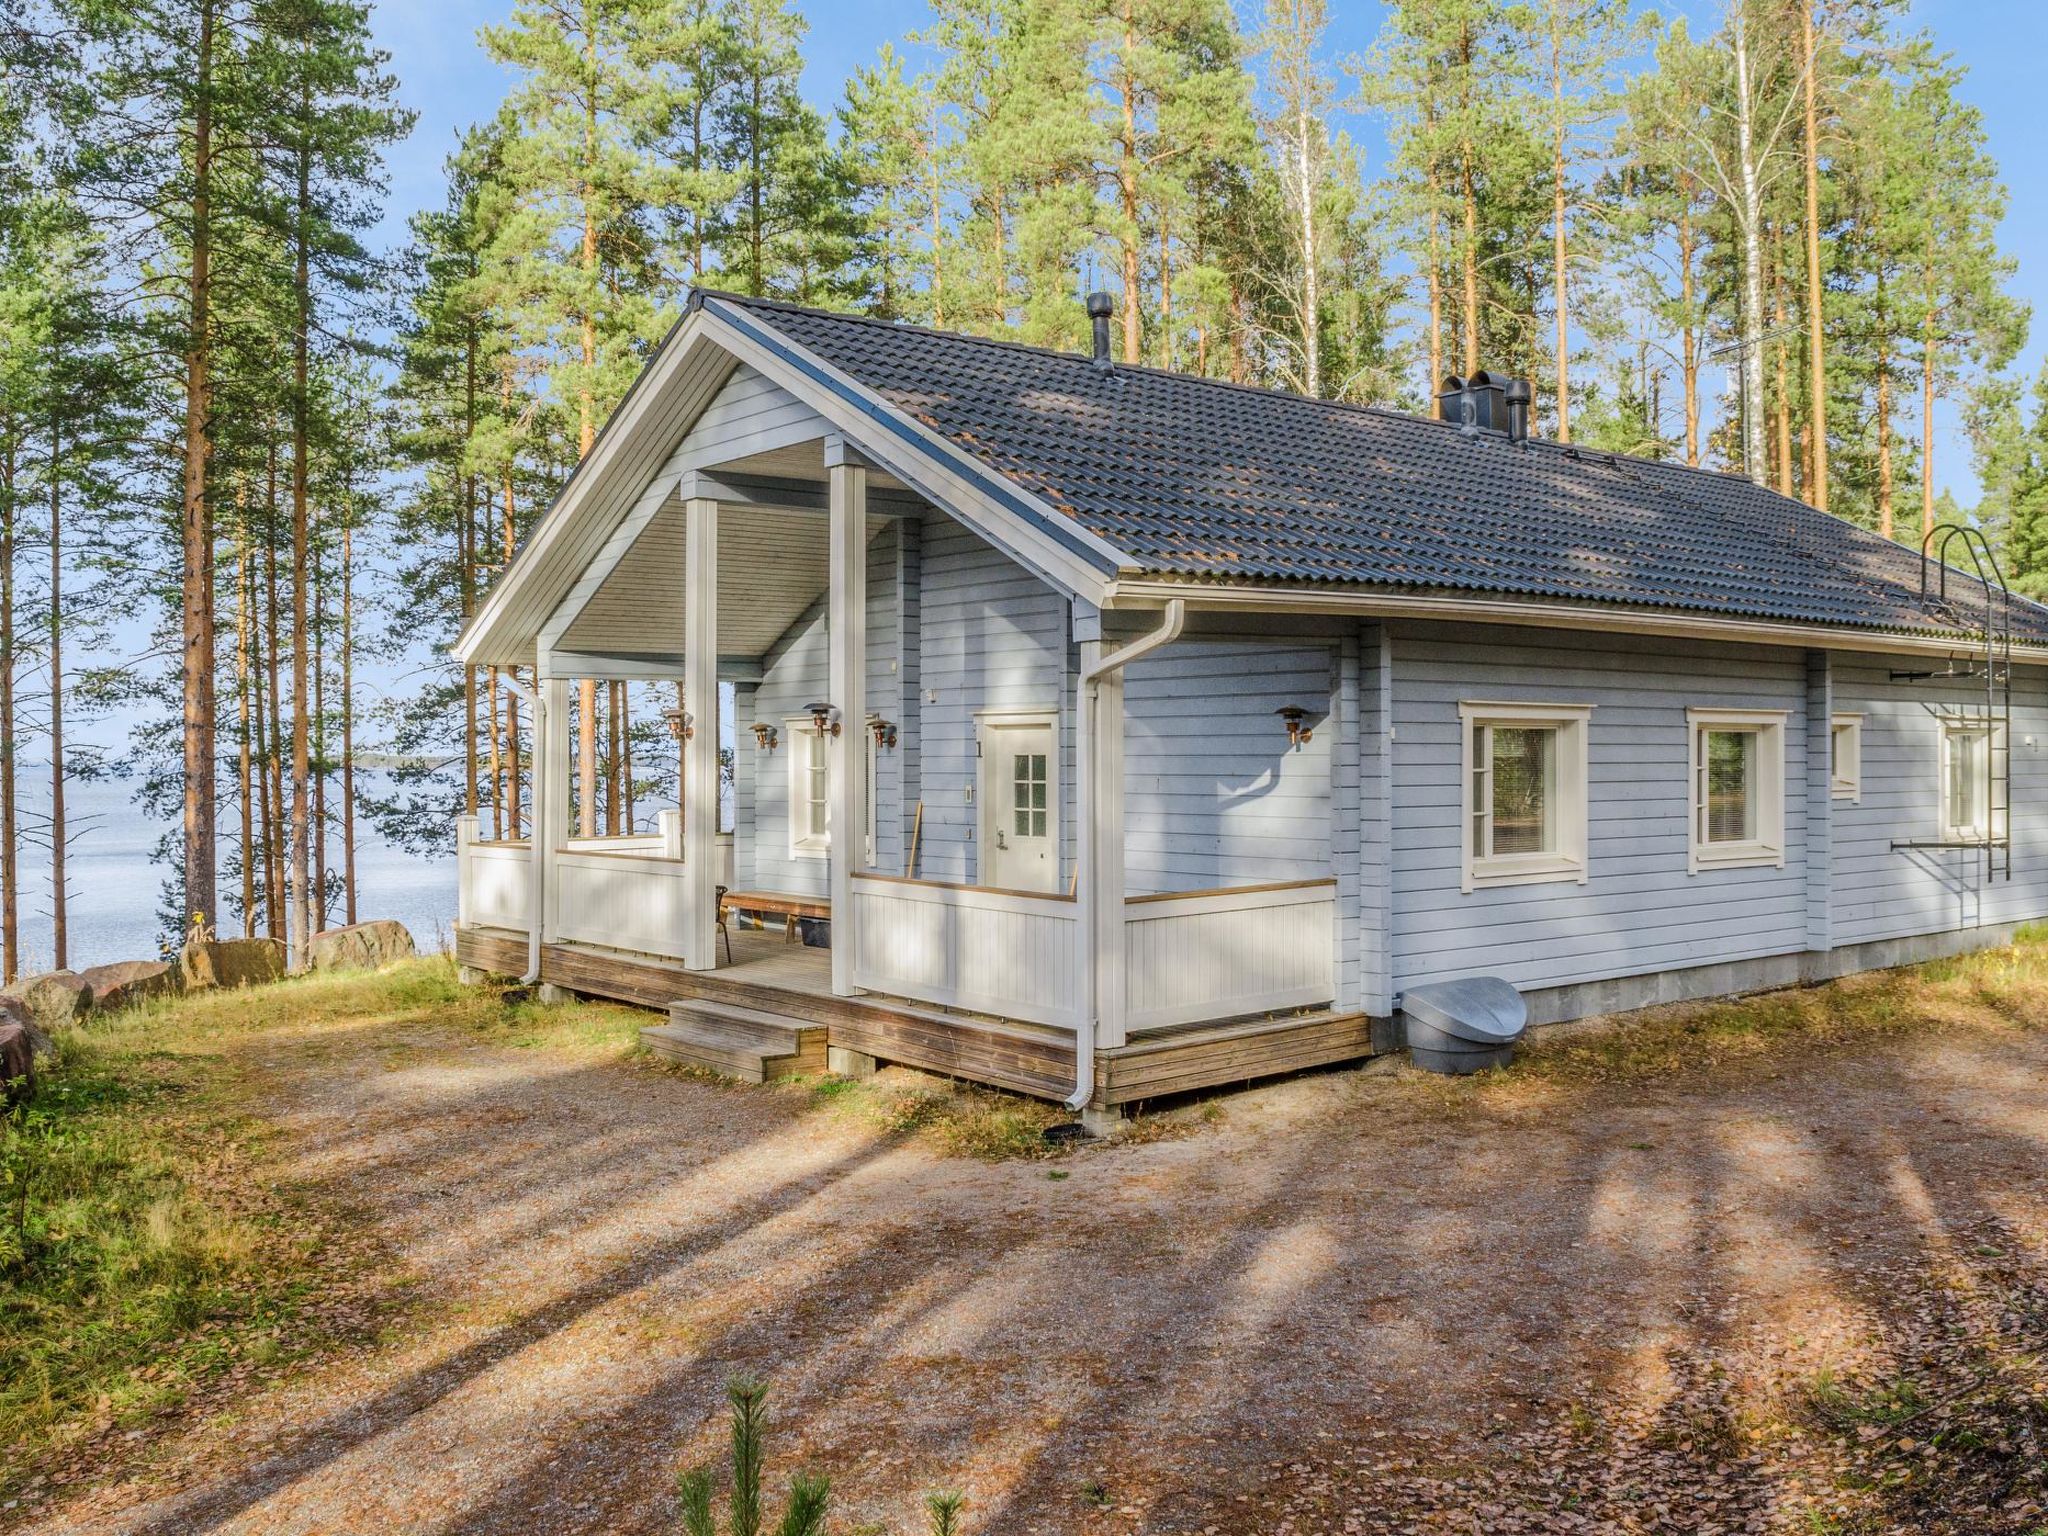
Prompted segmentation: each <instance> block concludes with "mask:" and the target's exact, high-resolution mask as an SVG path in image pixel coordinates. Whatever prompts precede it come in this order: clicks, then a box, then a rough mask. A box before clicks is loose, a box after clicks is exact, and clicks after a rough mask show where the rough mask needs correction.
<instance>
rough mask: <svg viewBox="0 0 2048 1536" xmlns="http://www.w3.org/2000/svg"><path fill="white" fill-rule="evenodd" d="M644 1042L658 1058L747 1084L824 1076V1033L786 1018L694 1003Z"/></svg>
mask: <svg viewBox="0 0 2048 1536" xmlns="http://www.w3.org/2000/svg"><path fill="white" fill-rule="evenodd" d="M640 1038H641V1039H642V1040H643V1041H645V1042H646V1044H647V1048H648V1049H649V1050H651V1051H653V1052H654V1054H655V1055H657V1056H662V1057H666V1058H667V1059H668V1060H670V1061H678V1062H681V1063H683V1065H685V1066H691V1067H701V1068H702V1069H703V1070H704V1071H706V1072H716V1073H718V1074H719V1075H720V1076H722V1077H733V1078H738V1079H739V1080H740V1081H741V1082H743V1083H765V1082H768V1081H770V1080H772V1079H774V1078H778V1077H803V1076H811V1075H814V1074H816V1073H821V1072H823V1071H824V1070H825V1030H824V1029H823V1028H822V1027H821V1026H818V1025H815V1024H807V1023H805V1022H804V1021H803V1020H801V1019H793V1018H790V1017H788V1016H787V1015H784V1014H778V1013H765V1012H763V1011H761V1010H760V1009H756V1008H741V1007H738V1006H736V1005H734V1004H731V1003H714V1002H707V1001H704V1000H703V999H701V998H692V999H690V1000H689V1001H686V1002H680V1003H675V1004H672V1005H671V1006H670V1008H669V1021H668V1023H666V1024H653V1025H649V1026H648V1027H647V1028H646V1029H643V1030H641V1031H640Z"/></svg>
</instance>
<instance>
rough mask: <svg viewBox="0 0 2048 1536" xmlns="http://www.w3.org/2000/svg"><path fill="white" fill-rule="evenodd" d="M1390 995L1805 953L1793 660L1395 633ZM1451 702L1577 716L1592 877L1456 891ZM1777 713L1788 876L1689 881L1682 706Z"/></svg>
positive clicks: (1798, 717)
mask: <svg viewBox="0 0 2048 1536" xmlns="http://www.w3.org/2000/svg"><path fill="white" fill-rule="evenodd" d="M1388 634H1389V640H1390V644H1391V646H1392V657H1393V680H1392V692H1393V722H1392V724H1393V728H1394V740H1393V743H1392V760H1393V774H1394V780H1393V811H1392V816H1393V825H1392V837H1391V844H1392V850H1393V872H1392V874H1393V882H1392V916H1391V925H1392V938H1393V953H1394V979H1395V985H1396V987H1406V986H1414V985H1417V984H1419V983H1422V982H1427V981H1437V980H1443V979H1447V978H1450V977H1455V976H1468V975H1474V974H1492V975H1500V976H1504V977H1506V978H1507V979H1508V980H1509V981H1511V982H1513V983H1514V984H1515V985H1516V986H1518V987H1524V988H1527V987H1554V986H1562V985H1566V984H1569V983H1573V982H1580V981H1591V980H1596V979H1599V978H1603V977H1610V976H1628V975H1636V974H1640V973H1643V972H1649V971H1662V970H1671V969H1676V968H1679V967H1683V966H1693V965H1704V964H1708V963H1710V962H1714V961H1723V960H1737V959H1747V958H1751V957H1754V956H1759V955H1768V954H1781V953H1786V952H1791V951H1798V950H1802V949H1804V947H1805V933H1806V911H1805V884H1804V880H1805V877H1804V873H1803V870H1802V866H1801V860H1802V857H1803V854H1804V848H1805V822H1806V814H1805V797H1804V796H1803V795H1802V794H1800V793H1799V792H1798V788H1797V787H1798V786H1799V785H1801V784H1803V782H1804V777H1805V775H1804V766H1803V764H1804V758H1803V753H1804V751H1805V738H1806V728H1805V696H1806V665H1805V656H1804V653H1802V652H1800V651H1796V650H1784V649H1770V648H1764V647H1744V646H1718V645H1708V644H1687V643H1685V642H1680V641H1652V640H1647V639H1636V640H1629V639H1622V638H1619V637H1613V636H1595V635H1574V634H1570V633H1559V632H1556V631H1541V630H1531V631H1516V630H1495V629H1486V628H1480V627H1476V626H1472V627H1462V626H1447V625H1405V624H1404V625H1395V626H1389V630H1388ZM1461 699H1487V700H1495V699H1512V700H1519V701H1522V702H1527V703H1542V704H1590V705H1593V706H1594V709H1593V713H1592V718H1591V722H1590V724H1589V725H1588V732H1589V735H1588V738H1587V740H1588V746H1589V766H1588V772H1589V793H1588V803H1589V813H1588V827H1587V839H1588V843H1587V853H1588V859H1589V870H1588V873H1589V876H1590V878H1589V880H1588V881H1587V882H1586V883H1584V884H1579V883H1576V882H1560V883H1551V884H1538V885H1516V886H1501V887H1494V888H1491V889H1481V890H1476V891H1470V892H1461V891H1460V890H1459V875H1460V858H1461V841H1460V840H1461V838H1462V837H1463V835H1464V829H1463V827H1461V826H1460V825H1459V800H1460V793H1459V791H1460V785H1459V774H1460V771H1461V770H1460V753H1459V746H1460V737H1459V732H1460V725H1459V720H1458V703H1459V701H1460V700H1461ZM1701 706H1706V707H1715V708H1746V709H1783V710H1787V711H1790V713H1789V714H1788V715H1787V717H1786V721H1785V749H1786V758H1787V764H1786V771H1785V783H1786V786H1787V791H1788V792H1787V794H1786V797H1785V798H1786V804H1785V837H1786V848H1785V867H1784V868H1783V869H1778V868H1774V867H1764V868H1747V869H1719V870H1704V871H1702V872H1701V873H1699V874H1696V875H1688V874H1687V873H1686V850H1687V825H1686V822H1687V772H1688V756H1689V753H1688V746H1689V742H1688V736H1687V725H1686V714H1685V712H1686V710H1687V709H1688V708H1692V707H1701Z"/></svg>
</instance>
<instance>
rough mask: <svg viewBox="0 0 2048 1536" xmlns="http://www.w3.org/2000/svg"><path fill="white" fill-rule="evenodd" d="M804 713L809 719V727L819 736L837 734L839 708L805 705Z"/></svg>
mask: <svg viewBox="0 0 2048 1536" xmlns="http://www.w3.org/2000/svg"><path fill="white" fill-rule="evenodd" d="M804 713H805V714H807V715H809V716H810V717H811V725H812V727H813V729H815V730H816V731H817V733H818V734H819V735H820V736H837V735H838V734H839V708H838V706H837V705H834V704H806V705H805V706H804Z"/></svg>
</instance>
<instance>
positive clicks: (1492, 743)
mask: <svg viewBox="0 0 2048 1536" xmlns="http://www.w3.org/2000/svg"><path fill="white" fill-rule="evenodd" d="M1591 713H1592V708H1591V706H1590V705H1582V704H1475V703H1464V704H1460V705H1459V706H1458V715H1459V718H1460V720H1461V721H1462V722H1463V726H1464V732H1463V734H1464V748H1463V773H1462V775H1461V778H1462V781H1463V784H1464V793H1463V815H1462V821H1463V824H1464V834H1463V835H1464V844H1465V855H1464V879H1463V889H1465V890H1468V891H1470V890H1475V889H1477V888H1479V887H1481V886H1489V885H1522V884H1529V883H1533V882H1535V881H1539V880H1584V879H1585V878H1586V721H1587V718H1588V716H1589V715H1590V714H1591Z"/></svg>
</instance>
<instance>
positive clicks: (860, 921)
mask: <svg viewBox="0 0 2048 1536" xmlns="http://www.w3.org/2000/svg"><path fill="white" fill-rule="evenodd" d="M854 901H855V904H856V907H857V912H856V919H857V921H856V929H857V934H858V939H857V945H858V947H857V949H856V951H855V954H854V972H853V976H854V983H855V985H857V986H860V987H864V988H866V989H868V990H870V991H874V992H887V993H890V994H892V995H894V996H897V997H907V998H911V999H913V1000H915V1001H918V1002H926V1003H937V1004H939V1005H941V1006H943V1007H948V1008H966V1009H970V1010H972V1011H974V1012H976V1013H993V1014H996V1015H998V1016H1000V1017H1002V1018H1006V1019H1022V1020H1024V1021H1026V1022H1027V1023H1033V1024H1072V1023H1073V1022H1074V1021H1075V1017H1076V1015H1077V1013H1078V1011H1079V1008H1080V985H1079V981H1078V972H1077V969H1076V965H1075V961H1076V951H1075V924H1076V917H1075V908H1074V904H1073V903H1072V902H1070V901H1061V900H1058V899H1056V898H1053V897H1046V896H1029V895H1021V894H1016V893H1011V892H1003V891H981V890H974V889H969V888H962V887H958V886H935V885H928V884H924V883H921V882H913V881H903V880H861V879H856V880H855V881H854Z"/></svg>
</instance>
